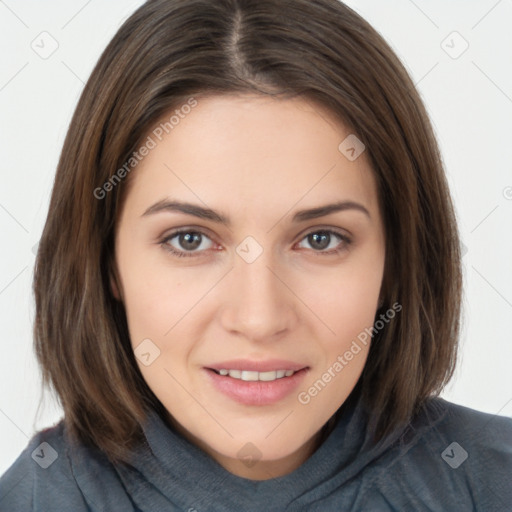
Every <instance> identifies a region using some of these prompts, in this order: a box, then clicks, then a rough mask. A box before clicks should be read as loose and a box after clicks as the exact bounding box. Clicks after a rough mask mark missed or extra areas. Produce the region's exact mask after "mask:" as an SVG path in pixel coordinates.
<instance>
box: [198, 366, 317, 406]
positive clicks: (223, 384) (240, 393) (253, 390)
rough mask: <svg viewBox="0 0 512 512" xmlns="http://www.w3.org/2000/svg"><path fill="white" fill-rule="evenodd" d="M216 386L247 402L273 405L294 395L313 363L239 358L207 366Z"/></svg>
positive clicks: (237, 399) (240, 401)
mask: <svg viewBox="0 0 512 512" xmlns="http://www.w3.org/2000/svg"><path fill="white" fill-rule="evenodd" d="M204 370H205V371H206V372H205V373H206V375H207V378H208V379H209V381H210V382H211V383H212V384H213V386H214V388H215V389H217V390H218V391H220V392H221V393H222V394H224V395H225V396H227V397H229V398H230V399H232V400H234V401H235V402H238V403H240V404H244V405H260V406H261V405H271V404H274V403H276V402H279V401H280V400H282V399H284V398H286V397H287V396H288V395H290V394H291V393H292V392H293V391H294V390H295V389H296V388H297V387H298V386H299V384H300V383H301V382H302V380H303V378H304V376H305V375H306V373H307V371H308V370H309V367H308V366H306V365H304V364H300V363H296V362H294V361H286V360H282V359H272V360H266V361H250V360H247V359H244V360H242V359H236V360H231V361H223V362H221V363H215V364H213V365H211V366H208V367H205V368H204Z"/></svg>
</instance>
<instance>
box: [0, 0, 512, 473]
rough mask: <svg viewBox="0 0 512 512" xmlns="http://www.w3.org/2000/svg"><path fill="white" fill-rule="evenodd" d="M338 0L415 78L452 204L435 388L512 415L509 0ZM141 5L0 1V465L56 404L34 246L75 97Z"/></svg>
mask: <svg viewBox="0 0 512 512" xmlns="http://www.w3.org/2000/svg"><path fill="white" fill-rule="evenodd" d="M212 1H214V0H212ZM347 3H348V4H349V5H350V6H351V7H352V8H354V9H355V10H356V11H357V12H358V13H359V14H361V15H362V16H363V17H364V18H365V19H367V20H368V21H369V22H370V23H371V24H372V25H373V26H374V27H375V28H376V29H377V30H378V31H379V32H380V33H381V34H382V35H383V36H384V37H385V39H386V40H387V41H388V42H389V44H390V45H391V46H392V48H393V49H394V50H395V51H396V53H397V54H398V56H399V57H400V58H401V60H402V61H403V62H404V64H405V66H406V68H407V69H408V71H409V72H410V74H411V76H412V78H413V80H414V82H415V83H416V84H417V87H418V89H419V91H420V93H421V95H422V98H423V100H424V101H425V104H426V106H427V109H428V112H429V114H430V116H431V119H432V122H433V125H434V128H435V131H436V134H437V137H438V140H439V143H440V146H441V150H442V153H443V158H444V162H445V165H446V171H447V175H448V180H449V183H450V187H451V191H452V194H453V197H454V201H455V204H456V209H457V215H458V220H459V225H460V231H461V236H462V241H463V244H464V245H463V251H464V253H465V254H464V259H463V264H464V276H465V277H464V280H465V299H464V317H463V322H464V326H463V330H462V336H461V343H462V346H461V353H460V359H459V365H458V369H457V371H456V375H455V377H454V379H453V380H452V382H451V383H450V385H449V386H448V387H447V388H446V389H445V390H444V392H443V394H442V396H443V397H444V398H446V399H448V400H451V401H453V402H456V403H459V404H462V405H466V406H468V407H472V408H474V409H479V410H482V411H486V412H489V413H492V414H498V413H499V414H501V415H505V416H510V417H512V372H511V363H512V334H511V324H510V321H511V319H512V266H511V262H512V143H511V142H512V67H511V65H510V64H511V63H512V31H511V30H510V25H511V22H512V1H511V0H500V1H496V0H478V1H474V0H473V1H468V0H451V1H449V2H447V1H446V0H444V1H442V0H428V1H427V0H415V1H412V0H396V1H382V0H350V1H348V2H347ZM141 4H142V2H141V1H140V0H137V1H135V0H109V1H108V2H105V1H100V0H89V1H86V0H66V1H64V0H61V1H58V0H46V1H44V2H41V1H36V0H23V1H15V0H4V1H1V0H0V43H1V44H0V47H1V66H0V130H1V132H0V234H1V238H0V240H1V242H0V243H1V252H0V328H1V331H0V340H1V341H0V343H1V349H2V350H1V354H2V356H1V357H0V383H1V385H0V433H1V435H0V474H1V473H3V472H4V471H5V470H6V469H7V468H8V466H9V465H10V464H11V463H12V462H13V461H14V460H15V458H16V457H17V456H18V455H19V454H20V452H21V451H22V450H23V449H24V448H25V446H26V445H27V443H28V441H29V439H30V437H31V436H32V435H33V434H34V432H35V431H36V430H39V429H41V428H43V427H47V426H50V425H52V424H54V423H55V422H56V421H57V420H58V419H59V418H60V417H61V412H62V411H61V410H60V408H59V407H58V405H57V404H56V402H55V401H54V400H53V399H52V397H49V396H47V397H46V399H45V406H44V407H43V408H42V409H41V410H40V411H39V414H36V413H37V412H38V404H39V401H40V399H41V390H40V380H39V379H40V376H39V372H38V368H37V365H36V363H35V359H34V356H33V351H32V323H33V311H34V307H33V298H32V292H31V279H32V273H33V265H34V252H35V248H36V246H37V243H38V240H39V237H40V235H41V232H42V228H43V225H44V221H45V217H46V213H47V208H48V202H49V197H50V192H51V186H52V182H53V178H54V173H55V168H56V164H57V161H58V157H59V153H60V150H61V147H62V143H63V140H64V137H65V134H66V130H67V127H68V124H69V121H70V119H71V115H72V113H73V111H74V108H75V106H76V102H77V100H78V96H79V94H80V92H81V90H82V88H83V85H84V83H85V81H86V80H87V78H88V76H89V74H90V72H91V70H92V68H93V66H94V64H95V62H96V61H97V59H98V58H99V56H100V54H101V52H102V51H103V49H104V48H105V46H106V45H107V43H108V42H109V40H110V39H111V38H112V36H113V35H114V33H115V32H116V31H117V29H118V28H119V26H120V25H121V24H122V22H123V21H124V20H125V19H126V18H127V17H128V16H129V15H130V14H131V13H132V12H133V11H134V10H135V9H136V8H137V7H138V6H139V5H141ZM42 39H43V40H44V44H43V43H41V40H42ZM43 47H44V48H43ZM50 51H53V53H52V54H51V55H47V54H45V52H47V53H49V52H50ZM62 221H63V222H65V221H66V220H65V219H62Z"/></svg>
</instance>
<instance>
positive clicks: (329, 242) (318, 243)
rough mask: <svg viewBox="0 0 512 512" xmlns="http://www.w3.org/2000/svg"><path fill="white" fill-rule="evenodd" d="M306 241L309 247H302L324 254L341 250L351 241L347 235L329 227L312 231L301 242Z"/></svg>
mask: <svg viewBox="0 0 512 512" xmlns="http://www.w3.org/2000/svg"><path fill="white" fill-rule="evenodd" d="M304 241H306V242H307V244H308V245H309V247H305V246H302V248H306V249H307V248H310V249H312V250H313V251H315V252H318V253H324V254H332V253H336V252H340V251H341V250H343V249H344V248H346V246H347V245H349V244H350V242H351V240H350V239H349V238H348V237H347V236H346V235H343V234H341V233H338V232H336V231H332V230H328V229H325V230H318V231H312V232H311V233H308V234H307V235H306V236H305V237H304V238H303V239H302V240H301V242H300V243H301V244H303V243H304ZM299 246H300V244H299Z"/></svg>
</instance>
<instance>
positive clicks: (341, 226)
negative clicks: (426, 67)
mask: <svg viewBox="0 0 512 512" xmlns="http://www.w3.org/2000/svg"><path fill="white" fill-rule="evenodd" d="M34 291H35V297H36V322H35V346H36V352H37V356H38V359H39V362H40V364H41V367H42V369H43V372H44V379H45V383H47V384H50V385H51V386H53V387H54V389H55V390H56V392H57V394H58V396H59V398H60V400H61V403H62V407H63V409H64V419H63V420H62V421H61V422H60V423H59V424H58V425H57V426H55V427H53V428H50V429H47V430H46V431H43V432H40V433H39V434H37V435H36V436H35V437H34V438H33V439H32V440H31V442H30V444H29V446H28V447H27V449H26V450H25V451H24V452H23V453H22V454H21V455H20V457H19V458H18V460H17V461H16V462H15V463H14V465H13V466H12V467H11V468H10V469H9V470H8V471H7V473H6V474H5V475H4V476H3V477H2V480H1V484H2V486H1V494H0V506H1V507H2V510H3V509H5V510H20V511H21V510H73V511H80V510H84V511H85V510H109V511H117V510H119V511H123V512H124V511H130V510H134V511H136V510H143V511H155V510H189V511H198V512H201V511H213V510H223V511H226V510H240V509H243V510H258V511H260V510H275V511H279V510H308V511H310V510H323V511H325V510H336V511H338V510H378V511H380V510H383V511H384V510H411V509H412V510H486V511H488V510H507V508H510V505H511V504H512V490H511V486H510V485H509V483H510V475H511V471H512V441H511V440H512V422H511V421H510V420H509V419H506V418H500V417H493V416H491V415H487V414H483V413H480V412H477V411H472V410H470V409H467V408H464V407H460V406H456V405H454V404H451V403H448V402H446V401H444V400H442V399H440V398H436V396H437V395H438V393H439V392H440V390H441V389H442V388H443V386H444V385H445V384H446V383H447V382H448V380H449V378H450V377H451V375H452V372H453V369H454V363H455V359H456V347H457V340H458V334H459V314H460V302H461V271H460V253H459V239H458V233H457V227H456V222H455V216H454V212H453V206H452V203H451V199H450V195H449V191H448V186H447V183H446V179H445V176H444V171H443V168H442V164H441V159H440V156H439V152H438V148H437V144H436V141H435V138H434V136H433V133H432V129H431V125H430V122H429V120H428V117H427V115H426V112H425V109H424V106H423V105H422V102H421V100H420V98H419V96H418V93H417V92H416V90H415V88H414V86H413V84H412V82H411V80H410V78H409V77H408V75H407V73H406V72H405V70H404V68H403V66H402V65H401V64H400V62H399V61H398V59H397V57H396V56H395V55H394V53H393V52H392V51H391V49H390V48H389V46H388V45H387V44H386V43H385V42H384V41H383V39H382V38H381V37H380V36H379V35H378V34H377V33H376V32H375V30H373V29H372V28H371V27H370V26H369V25H368V24H367V23H366V22H365V21H364V20H362V19H361V18H360V17H359V16H358V15H357V14H355V13H354V12H353V11H352V10H351V9H349V8H348V7H346V6H345V5H343V4H342V3H340V2H338V1H337V0H320V1H318V0H317V1H312V0H295V1H294V2H288V3H287V2H282V1H278V0H264V1H260V0H258V1H255V0H219V1H215V2H211V1H207V0H188V1H185V0H150V1H148V2H147V3H146V4H144V5H143V6H142V7H141V8H140V9H139V10H138V11H137V12H135V13H134V14H133V15H132V16H131V17H130V18H129V19H128V20H127V21H126V23H125V24H124V25H123V26H122V27H121V29H120V30H119V32H118V33H117V34H116V36H115V37H114V39H113V40H112V42H111V43H110V44H109V46H108V47H107V49H106V50H105V52H104V54H103V55H102V57H101V58H100V60H99V62H98V64H97V66H96V68H95V70H94V71H93V73H92V75H91V77H90V79H89V81H88V83H87V85H86V87H85V89H84V92H83V94H82V97H81V98H80V101H79V104H78V106H77V109H76V112H75V115H74V117H73V120H72V122H71V126H70V128H69V131H68V135H67V138H66V141H65V144H64V148H63V151H62V155H61V159H60V162H59V166H58V170H57V175H56V180H55V184H54V189H53V194H52V199H51V203H50V208H49V214H48V219H47V222H46V226H45V229H44V233H43V236H42V238H41V241H40V245H39V251H38V256H37V264H36V271H35V278H34Z"/></svg>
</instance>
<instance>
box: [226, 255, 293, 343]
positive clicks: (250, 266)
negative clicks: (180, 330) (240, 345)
mask: <svg viewBox="0 0 512 512" xmlns="http://www.w3.org/2000/svg"><path fill="white" fill-rule="evenodd" d="M280 274H283V272H279V270H278V269H277V268H276V266H275V265H273V264H272V262H271V261H270V258H269V257H267V256H266V252H263V254H262V255H261V256H260V257H259V258H258V259H257V260H256V261H254V262H252V263H246V262H245V261H244V260H243V259H242V258H239V257H238V256H236V260H235V264H234V268H233V269H232V271H231V272H230V276H229V281H228V282H227V283H225V286H226V288H225V290H226V291H225V296H224V297H223V304H222V308H221V323H222V326H223V328H224V329H225V330H226V331H228V332H231V333H234V334H238V335H239V336H242V337H244V338H246V339H249V340H251V341H260V342H261V341H267V340H268V341H272V340H275V339H276V337H277V336H278V335H283V334H284V333H285V332H287V331H291V330H292V329H293V328H294V327H295V325H296V323H297V319H298V317H297V301H296V299H295V297H294V295H293V293H292V291H291V290H290V289H289V287H287V284H285V283H286V279H285V276H284V275H280Z"/></svg>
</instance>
